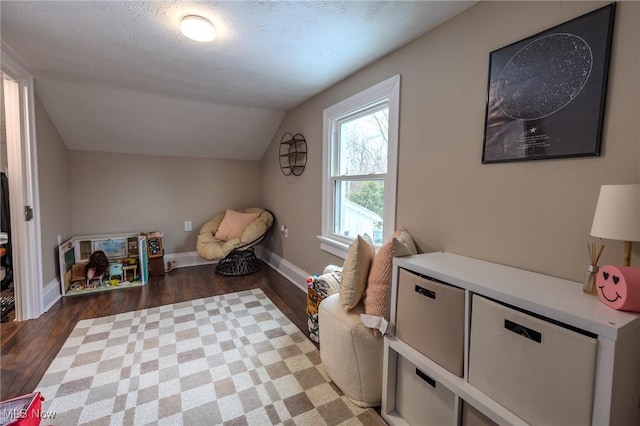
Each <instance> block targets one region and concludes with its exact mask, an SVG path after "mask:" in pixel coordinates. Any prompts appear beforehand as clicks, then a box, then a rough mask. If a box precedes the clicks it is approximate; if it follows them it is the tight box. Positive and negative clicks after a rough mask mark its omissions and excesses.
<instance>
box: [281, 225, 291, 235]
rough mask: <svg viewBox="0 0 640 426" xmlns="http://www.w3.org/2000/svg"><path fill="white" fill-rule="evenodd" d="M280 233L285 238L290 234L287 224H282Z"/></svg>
mask: <svg viewBox="0 0 640 426" xmlns="http://www.w3.org/2000/svg"><path fill="white" fill-rule="evenodd" d="M280 233H281V234H282V237H283V238H287V237H288V236H289V229H288V228H287V225H280Z"/></svg>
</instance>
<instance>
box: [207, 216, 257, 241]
mask: <svg viewBox="0 0 640 426" xmlns="http://www.w3.org/2000/svg"><path fill="white" fill-rule="evenodd" d="M257 218H258V213H240V212H237V211H235V210H227V211H226V212H225V215H224V218H222V222H220V226H219V227H218V229H217V230H216V232H215V237H216V238H217V239H218V240H220V241H229V240H232V239H234V238H240V236H241V235H242V233H243V232H244V230H245V228H246V227H247V226H248V225H249V224H250V223H251V222H253V221H254V220H256V219H257Z"/></svg>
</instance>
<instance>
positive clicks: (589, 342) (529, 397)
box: [469, 295, 597, 426]
mask: <svg viewBox="0 0 640 426" xmlns="http://www.w3.org/2000/svg"><path fill="white" fill-rule="evenodd" d="M471 318H472V319H471V342H470V349H469V350H470V353H469V383H471V384H472V385H473V386H475V387H477V388H478V389H480V390H481V391H483V392H484V393H485V394H487V395H488V396H490V397H491V398H493V399H494V400H496V401H497V402H498V403H500V404H502V405H503V406H504V407H505V408H507V409H508V410H510V411H512V412H513V413H515V414H516V415H517V416H519V417H520V418H522V419H523V420H524V421H526V422H528V423H531V424H544V425H562V426H568V425H581V426H583V425H589V424H591V412H592V401H593V389H594V380H595V370H596V351H597V339H596V338H594V337H590V336H587V335H585V334H582V333H580V332H578V331H574V330H570V329H568V328H565V327H563V326H561V325H557V324H554V323H552V322H550V321H547V320H544V319H540V318H536V317H533V316H531V315H529V314H527V313H524V312H520V311H518V310H515V309H512V308H510V307H507V306H505V305H502V304H499V303H496V302H493V301H491V300H488V299H486V298H484V297H480V296H478V295H474V296H473V303H472V314H471Z"/></svg>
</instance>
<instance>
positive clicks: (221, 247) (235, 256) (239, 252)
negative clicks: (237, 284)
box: [196, 207, 274, 275]
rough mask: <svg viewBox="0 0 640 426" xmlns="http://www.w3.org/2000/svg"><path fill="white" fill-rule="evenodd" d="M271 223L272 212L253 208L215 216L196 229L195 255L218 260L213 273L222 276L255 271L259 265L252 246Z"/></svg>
mask: <svg viewBox="0 0 640 426" xmlns="http://www.w3.org/2000/svg"><path fill="white" fill-rule="evenodd" d="M273 221H274V217H273V213H271V212H270V211H269V210H265V209H261V208H257V207H252V208H248V209H245V210H240V211H235V210H227V211H225V212H223V213H220V214H217V215H216V216H214V217H212V218H211V219H209V221H207V222H206V223H205V224H204V225H202V228H200V234H199V235H198V239H197V242H196V250H197V251H198V255H199V256H200V257H202V258H204V259H207V260H218V261H219V262H218V265H217V266H216V272H217V273H219V274H222V275H247V274H253V273H255V272H258V271H259V270H260V267H261V264H260V261H259V260H258V258H257V257H256V254H255V252H254V250H253V246H255V245H256V244H258V243H259V242H260V241H262V240H263V239H264V237H265V236H266V235H267V232H269V229H271V226H272V225H273Z"/></svg>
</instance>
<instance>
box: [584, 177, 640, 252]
mask: <svg viewBox="0 0 640 426" xmlns="http://www.w3.org/2000/svg"><path fill="white" fill-rule="evenodd" d="M591 235H593V236H594V237H599V238H606V239H609V240H620V241H640V184H632V185H602V187H601V188H600V196H599V197H598V204H597V205H596V213H595V215H594V217H593V225H592V226H591Z"/></svg>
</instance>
